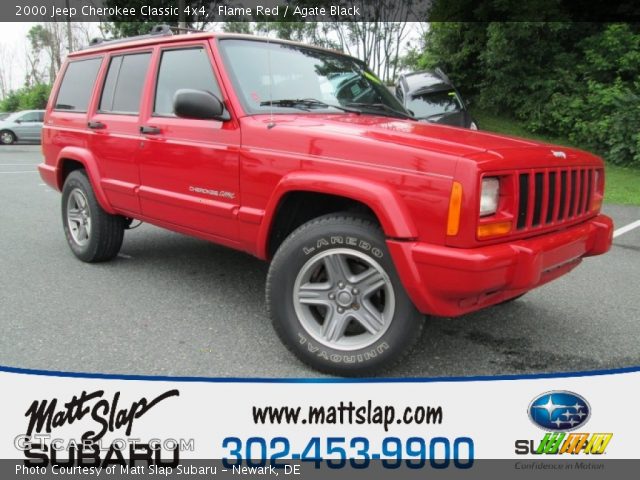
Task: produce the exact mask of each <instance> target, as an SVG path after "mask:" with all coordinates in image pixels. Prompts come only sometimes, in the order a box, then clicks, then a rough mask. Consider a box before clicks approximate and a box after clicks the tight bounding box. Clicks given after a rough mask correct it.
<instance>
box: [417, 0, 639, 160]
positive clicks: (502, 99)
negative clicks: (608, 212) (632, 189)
mask: <svg viewBox="0 0 640 480" xmlns="http://www.w3.org/2000/svg"><path fill="white" fill-rule="evenodd" d="M507 3H508V2H507ZM496 5H498V6H499V5H500V2H499V1H498V0H496V1H495V2H493V6H494V7H495V6H496ZM424 45H425V51H424V53H422V55H416V54H415V53H414V54H413V55H412V56H409V57H407V59H405V61H407V62H408V63H410V64H412V67H413V68H432V67H434V66H440V67H442V68H443V69H444V70H445V71H446V72H447V73H448V74H449V76H450V77H451V78H452V80H453V81H454V82H455V83H456V84H457V85H458V88H460V90H462V92H463V93H464V94H466V95H468V96H475V97H476V105H478V106H479V107H480V108H482V109H483V110H486V111H489V112H493V113H495V114H498V115H501V116H505V115H506V116H511V117H513V118H514V119H516V120H518V121H519V122H521V123H522V124H524V125H525V127H526V128H527V129H528V130H529V131H531V132H538V133H540V134H543V135H552V136H562V137H564V138H567V139H569V141H570V142H572V143H574V144H576V145H579V146H581V147H583V148H586V149H589V150H592V151H595V152H597V153H599V154H601V155H603V156H605V158H606V159H607V160H609V161H610V162H612V163H616V164H620V165H635V166H640V133H639V132H640V30H639V29H638V26H637V25H634V24H624V23H616V24H606V23H585V22H485V23H482V22H468V23H464V22H449V23H435V24H432V26H431V29H430V31H429V32H428V33H427V35H426V38H425V41H424Z"/></svg>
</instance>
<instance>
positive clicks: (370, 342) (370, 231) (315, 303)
mask: <svg viewBox="0 0 640 480" xmlns="http://www.w3.org/2000/svg"><path fill="white" fill-rule="evenodd" d="M267 303H268V305H269V309H270V312H271V317H272V321H273V324H274V327H275V330H276V332H277V333H278V335H279V336H280V338H281V339H282V341H283V342H284V343H285V345H287V347H288V348H289V349H290V350H291V351H292V352H293V353H294V354H296V355H297V356H298V357H299V358H300V359H301V360H303V361H304V362H305V363H307V364H308V365H310V366H312V367H313V368H316V369H318V370H320V371H323V372H327V373H332V374H338V375H348V376H351V375H363V374H370V373H373V372H375V371H377V370H380V369H382V368H386V367H389V366H391V365H392V364H394V363H395V362H396V361H398V360H399V359H400V358H401V357H402V355H403V354H405V353H406V352H407V351H408V350H409V348H410V347H411V346H412V345H413V344H414V343H415V341H416V340H417V339H418V338H419V336H420V331H421V329H422V326H423V322H424V319H423V317H422V315H421V314H420V313H419V312H418V311H417V310H416V309H415V307H414V306H413V304H412V303H411V300H410V299H409V298H408V296H407V294H406V293H405V291H404V288H403V286H402V284H401V283H400V280H399V278H398V276H397V273H396V271H395V268H394V265H393V262H392V260H391V257H390V255H389V252H388V251H387V248H386V244H385V239H384V235H383V234H382V232H381V230H380V228H379V227H378V225H376V224H375V223H374V222H372V221H370V220H368V219H364V218H361V217H355V216H351V215H349V214H344V215H335V214H334V215H328V216H324V217H320V218H318V219H315V220H312V221H310V222H308V223H306V224H305V225H303V226H302V227H300V228H299V229H297V230H296V231H295V232H293V233H292V234H291V235H290V236H289V237H288V238H287V239H286V240H285V241H284V243H283V244H282V246H281V247H280V248H279V249H278V252H277V253H276V255H275V257H274V259H273V262H272V263H271V267H270V269H269V276H268V279H267Z"/></svg>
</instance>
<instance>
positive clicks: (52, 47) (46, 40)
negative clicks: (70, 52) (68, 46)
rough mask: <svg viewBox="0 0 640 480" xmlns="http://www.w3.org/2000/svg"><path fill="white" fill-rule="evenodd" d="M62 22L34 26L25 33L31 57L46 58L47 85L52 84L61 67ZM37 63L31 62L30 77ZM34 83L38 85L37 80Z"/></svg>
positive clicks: (62, 51) (63, 33)
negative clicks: (42, 56) (47, 64)
mask: <svg viewBox="0 0 640 480" xmlns="http://www.w3.org/2000/svg"><path fill="white" fill-rule="evenodd" d="M63 25H64V23H62V22H47V23H39V24H37V25H34V26H33V27H31V29H30V30H29V33H27V39H28V40H29V43H30V47H31V55H32V56H33V57H35V58H39V57H40V55H42V54H44V55H45V56H46V57H47V58H48V63H49V66H48V69H47V70H48V71H47V76H48V79H49V83H53V81H54V80H55V78H56V75H57V74H58V71H59V70H60V67H61V66H62V58H63V56H64V52H65V47H64V41H65V32H64V31H63V28H62V26H63ZM37 63H38V62H35V61H32V62H31V64H32V77H33V76H34V75H33V73H34V72H33V69H34V68H36V65H37ZM33 80H35V82H34V83H39V82H38V80H39V78H33Z"/></svg>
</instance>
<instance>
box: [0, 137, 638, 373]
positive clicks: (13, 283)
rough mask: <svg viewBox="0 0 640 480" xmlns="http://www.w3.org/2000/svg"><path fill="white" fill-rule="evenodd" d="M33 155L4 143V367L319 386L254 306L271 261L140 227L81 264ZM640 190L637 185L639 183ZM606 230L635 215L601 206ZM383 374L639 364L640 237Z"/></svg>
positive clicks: (458, 326) (450, 324)
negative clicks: (93, 261)
mask: <svg viewBox="0 0 640 480" xmlns="http://www.w3.org/2000/svg"><path fill="white" fill-rule="evenodd" d="M40 159H41V154H40V147H39V146H33V145H23V146H2V147H0V205H1V208H0V250H1V253H0V272H1V273H0V332H1V333H0V365H3V366H12V367H22V368H32V369H46V370H62V371H82V372H100V373H120V374H148V375H175V376H207V377H211V376H225V377H227V376H231V377H317V376H318V374H317V373H316V372H314V371H312V370H310V369H308V368H307V367H306V366H304V365H303V364H301V363H300V362H299V361H298V360H297V359H296V358H295V357H293V356H292V355H291V354H290V353H289V352H288V351H287V350H286V348H285V347H284V346H283V345H282V344H281V343H280V341H279V340H278V338H277V337H276V334H275V333H274V331H273V330H272V328H271V324H270V321H269V318H268V317H267V314H266V309H265V304H264V286H265V277H266V273H267V265H266V264H265V263H263V262H261V261H259V260H257V259H255V258H253V257H250V256H248V255H246V254H243V253H239V252H235V251H233V250H229V249H226V248H223V247H219V246H216V245H212V244H209V243H206V242H204V241H200V240H196V239H192V238H189V237H186V236H183V235H179V234H176V233H172V232H168V231H165V230H161V229H159V228H155V227H152V226H149V225H143V226H141V227H140V228H138V229H135V230H132V231H129V232H127V233H126V234H125V241H124V245H123V248H122V251H121V255H120V256H119V257H118V258H117V259H116V260H115V261H113V262H110V263H105V264H99V265H87V264H84V263H82V262H80V261H78V260H76V259H75V257H74V256H73V255H72V254H71V252H70V250H69V248H68V247H67V244H66V242H65V239H64V235H63V233H62V227H61V221H60V207H59V202H60V195H59V194H58V193H57V192H55V191H53V190H52V189H50V188H49V187H47V186H45V185H44V184H43V183H42V180H41V179H40V176H39V175H38V174H37V172H36V165H37V164H38V163H39V162H40V161H41V160H40ZM638 187H639V188H640V185H639V186H638ZM604 210H605V212H606V213H608V214H609V215H611V216H612V217H613V219H614V221H615V223H616V228H619V227H622V226H624V225H627V224H629V223H631V222H634V221H636V220H639V219H640V208H639V207H623V206H615V205H606V206H605V208H604ZM426 322H427V324H426V328H425V331H424V335H423V337H422V339H421V340H420V342H419V343H418V346H417V349H416V350H415V351H414V352H413V353H412V354H410V355H409V356H408V357H406V359H405V360H404V362H403V363H402V364H401V365H400V366H399V367H397V368H395V369H394V370H392V371H389V372H386V373H385V375H387V376H401V377H402V376H410V377H416V376H417V377H432V376H470V375H499V374H521V373H538V372H559V371H577V370H593V369H608V368H618V367H627V366H637V365H640V342H639V341H638V339H639V338H640V228H637V229H635V230H632V231H630V232H628V233H625V234H623V235H621V236H619V237H617V238H616V239H615V245H614V247H613V248H612V250H611V252H610V253H608V254H607V255H605V256H600V257H594V258H590V259H586V260H585V261H584V262H583V264H582V265H581V266H579V267H578V268H577V269H576V270H574V271H573V272H572V273H570V274H569V275H567V276H565V277H563V278H561V279H560V280H557V281H555V282H553V283H551V284H549V285H546V286H544V287H541V288H539V289H537V290H535V291H533V292H530V293H529V294H527V295H526V296H525V297H523V298H522V299H520V300H518V301H516V302H514V303H512V304H510V305H505V306H500V307H494V308H491V309H487V310H484V311H482V312H478V313H474V314H471V315H467V316H465V317H462V318H458V319H445V318H438V319H427V320H426Z"/></svg>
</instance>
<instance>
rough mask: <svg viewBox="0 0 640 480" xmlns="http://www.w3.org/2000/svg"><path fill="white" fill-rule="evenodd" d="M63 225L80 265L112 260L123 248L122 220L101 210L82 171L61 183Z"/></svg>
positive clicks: (70, 175) (123, 223) (74, 173)
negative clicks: (62, 184)
mask: <svg viewBox="0 0 640 480" xmlns="http://www.w3.org/2000/svg"><path fill="white" fill-rule="evenodd" d="M62 225H63V228H64V233H65V236H66V238H67V243H68V244H69V247H70V248H71V251H72V252H73V253H74V255H75V256H76V257H78V258H79V259H80V260H82V261H83V262H88V263H96V262H104V261H107V260H111V259H112V258H113V257H115V256H116V255H117V254H118V252H119V251H120V247H121V246H122V240H123V238H124V227H125V219H124V217H121V216H119V215H110V214H108V213H107V212H105V211H104V210H103V209H102V207H101V206H100V204H99V203H98V201H97V200H96V196H95V194H94V193H93V188H92V187H91V182H89V179H88V178H87V174H86V173H85V171H84V170H75V171H73V172H71V173H70V174H69V176H68V177H67V179H66V180H65V182H64V186H63V187H62Z"/></svg>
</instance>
